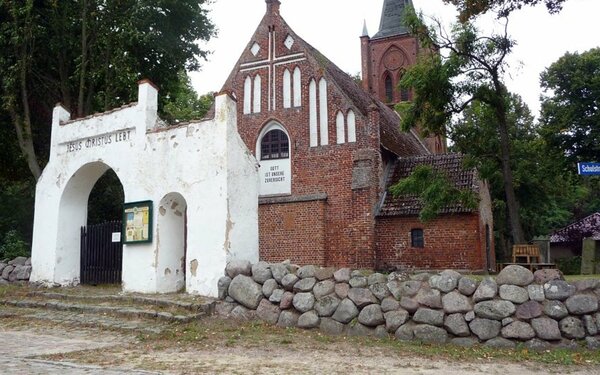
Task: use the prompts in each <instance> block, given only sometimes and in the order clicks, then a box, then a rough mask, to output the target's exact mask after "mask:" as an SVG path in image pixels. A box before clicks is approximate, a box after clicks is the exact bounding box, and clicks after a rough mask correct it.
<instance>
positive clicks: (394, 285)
mask: <svg viewBox="0 0 600 375" xmlns="http://www.w3.org/2000/svg"><path fill="white" fill-rule="evenodd" d="M420 284H421V283H420V282H419V285H420ZM387 287H388V290H389V291H390V293H392V295H393V296H394V298H396V299H397V300H399V299H400V298H402V281H398V280H392V281H389V282H388V283H387Z"/></svg>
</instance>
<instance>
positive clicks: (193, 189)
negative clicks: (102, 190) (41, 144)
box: [32, 83, 258, 296]
mask: <svg viewBox="0 0 600 375" xmlns="http://www.w3.org/2000/svg"><path fill="white" fill-rule="evenodd" d="M156 107H157V91H156V89H155V88H154V87H153V86H152V85H151V84H149V83H141V84H140V88H139V101H138V103H137V104H133V105H131V106H127V107H124V108H121V109H118V110H115V111H112V112H110V113H105V114H101V115H97V116H94V117H90V118H86V119H82V120H78V121H72V122H67V123H64V121H65V120H66V119H67V118H68V113H67V112H66V111H64V109H62V108H61V107H57V109H55V112H54V120H53V129H52V132H53V134H52V154H51V157H50V162H49V164H48V166H47V167H46V168H45V170H44V172H43V175H42V177H41V178H40V181H39V183H38V186H37V190H36V191H37V193H36V215H35V219H34V234H33V245H32V263H33V273H32V280H33V281H40V282H46V283H59V284H63V285H64V284H70V283H77V282H78V277H79V251H80V249H79V228H80V226H82V225H85V222H86V220H87V199H88V197H89V193H90V191H91V189H92V187H93V185H94V184H95V182H96V181H97V179H98V178H99V177H100V176H101V175H102V173H104V171H106V170H107V169H108V168H112V169H113V170H114V171H115V173H116V174H117V176H118V177H119V179H120V181H121V183H122V185H123V191H124V193H125V201H126V202H136V201H144V200H152V201H153V202H154V207H153V232H154V233H153V234H154V235H153V242H152V243H148V244H132V245H124V248H123V273H122V275H123V288H124V290H126V291H137V292H147V293H153V292H170V291H175V290H177V288H179V287H180V284H181V281H178V280H177V278H165V270H166V268H174V267H176V265H177V264H179V263H180V261H181V254H180V253H179V252H178V251H170V250H168V249H165V248H162V247H161V244H160V242H159V240H161V239H162V241H165V243H170V244H174V246H175V247H177V246H180V243H179V245H178V241H181V231H180V230H169V228H171V227H170V226H173V227H172V228H171V229H173V228H176V227H177V228H179V227H178V224H177V223H176V222H170V223H168V222H163V225H164V226H165V227H164V229H165V230H161V228H160V226H159V223H161V220H159V218H158V216H157V215H160V210H159V206H160V202H161V200H162V199H163V198H164V197H165V196H167V195H168V194H171V193H176V194H179V195H180V196H181V199H182V200H183V201H184V202H186V203H187V255H186V276H187V279H186V289H187V291H188V292H192V293H202V294H205V295H211V296H214V295H216V294H217V283H216V281H217V280H218V278H219V277H220V276H221V275H222V273H223V269H224V267H225V264H226V262H227V259H228V257H231V255H230V254H240V256H243V257H244V259H258V214H257V210H258V208H257V206H256V205H257V199H258V192H257V182H256V181H257V171H256V164H257V163H256V160H254V158H253V156H251V154H250V153H249V152H248V150H247V148H246V147H245V146H244V144H243V142H241V140H240V139H239V135H238V134H237V129H236V127H235V124H236V109H235V102H234V101H233V100H232V99H231V98H230V97H228V96H227V95H221V96H219V97H217V98H216V115H215V119H214V120H210V121H203V122H196V123H190V124H187V125H182V126H179V127H173V128H167V129H156V123H157V121H156V120H157V114H156ZM61 123H62V124H61ZM109 136H110V137H109ZM98 137H105V138H103V139H104V141H103V143H102V144H101V145H99V146H93V147H86V143H87V144H91V143H90V142H88V141H89V140H90V139H93V138H96V139H97V138H98ZM109 139H110V142H109ZM117 139H118V140H119V141H118V142H117ZM230 148H235V149H234V150H232V149H230ZM230 158H231V159H232V161H231V162H230V161H229V159H230ZM232 192H235V194H236V197H235V198H234V199H233V200H234V201H235V203H234V205H235V208H234V209H233V210H229V211H228V207H229V206H230V205H231V203H230V202H228V198H229V195H230V194H232ZM238 216H242V217H238ZM231 222H234V223H238V224H239V225H238V224H236V225H234V226H236V229H235V230H233V231H231V228H229V227H230V226H231V224H230V223H231ZM228 228H229V229H228ZM238 229H239V233H238ZM228 231H229V235H230V236H231V239H232V240H230V241H229V245H226V243H227V241H226V239H227V238H228V237H227V234H228ZM241 241H244V242H245V243H244V244H241V243H240V242H241ZM242 246H243V250H238V247H240V248H241V249H242ZM232 249H234V250H232ZM171 272H173V270H172V269H171Z"/></svg>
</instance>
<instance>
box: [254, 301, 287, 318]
mask: <svg viewBox="0 0 600 375" xmlns="http://www.w3.org/2000/svg"><path fill="white" fill-rule="evenodd" d="M279 314H281V310H280V309H279V306H277V305H274V304H272V303H271V302H269V301H267V300H266V299H263V300H262V301H260V304H259V305H258V308H257V309H256V317H257V318H258V319H260V320H262V321H265V322H267V323H270V324H276V323H277V321H278V320H279Z"/></svg>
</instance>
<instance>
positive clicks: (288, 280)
mask: <svg viewBox="0 0 600 375" xmlns="http://www.w3.org/2000/svg"><path fill="white" fill-rule="evenodd" d="M299 280H300V279H299V278H298V276H296V275H294V274H293V273H288V274H287V275H285V276H284V277H283V278H282V279H281V285H282V286H283V288H284V289H285V290H289V291H290V292H291V291H292V290H294V285H296V283H297V282H298V281H299Z"/></svg>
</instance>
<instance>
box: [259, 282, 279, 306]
mask: <svg viewBox="0 0 600 375" xmlns="http://www.w3.org/2000/svg"><path fill="white" fill-rule="evenodd" d="M278 287H279V284H277V281H275V279H269V280H266V281H265V282H264V283H263V286H262V292H263V294H264V296H265V297H267V298H270V297H271V295H272V294H273V292H274V291H275V289H277V288H278ZM271 302H274V301H271ZM277 303H279V301H277Z"/></svg>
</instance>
